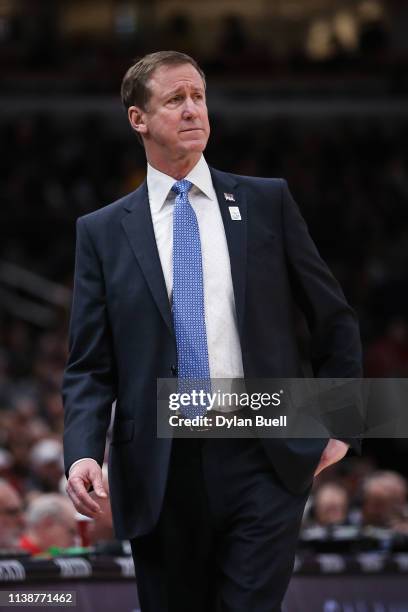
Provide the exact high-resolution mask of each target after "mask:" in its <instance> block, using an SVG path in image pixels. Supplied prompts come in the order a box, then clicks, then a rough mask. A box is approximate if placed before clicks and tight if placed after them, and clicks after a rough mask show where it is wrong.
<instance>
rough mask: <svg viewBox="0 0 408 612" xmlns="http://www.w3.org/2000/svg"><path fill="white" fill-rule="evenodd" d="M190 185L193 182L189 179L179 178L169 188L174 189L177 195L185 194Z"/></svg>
mask: <svg viewBox="0 0 408 612" xmlns="http://www.w3.org/2000/svg"><path fill="white" fill-rule="evenodd" d="M192 186H193V183H190V181H187V180H186V179H181V181H177V183H174V185H173V187H172V188H171V190H172V191H174V192H175V193H176V194H177V195H187V193H188V192H189V191H190V189H191V187H192Z"/></svg>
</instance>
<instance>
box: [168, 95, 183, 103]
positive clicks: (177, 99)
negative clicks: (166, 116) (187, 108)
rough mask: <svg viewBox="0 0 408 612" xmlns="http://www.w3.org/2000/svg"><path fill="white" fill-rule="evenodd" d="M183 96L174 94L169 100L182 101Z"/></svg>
mask: <svg viewBox="0 0 408 612" xmlns="http://www.w3.org/2000/svg"><path fill="white" fill-rule="evenodd" d="M180 100H181V96H173V97H172V98H170V100H169V102H180Z"/></svg>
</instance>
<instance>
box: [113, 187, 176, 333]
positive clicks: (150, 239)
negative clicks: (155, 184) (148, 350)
mask: <svg viewBox="0 0 408 612" xmlns="http://www.w3.org/2000/svg"><path fill="white" fill-rule="evenodd" d="M124 208H125V209H126V210H127V211H128V213H129V214H127V215H126V216H125V217H124V218H123V219H122V226H123V228H124V230H125V232H126V234H127V237H128V240H129V242H130V245H131V247H132V250H133V252H134V254H135V256H136V258H137V261H138V263H139V266H140V268H141V270H142V272H143V274H144V277H145V279H146V282H147V284H148V286H149V289H150V291H151V293H152V295H153V298H154V300H155V302H156V304H157V306H158V308H159V311H160V313H161V315H162V317H163V319H164V321H165V323H166V325H167V327H168V328H169V330H170V332H171V334H173V335H174V328H173V320H172V315H171V309H170V303H169V298H168V295H167V289H166V283H165V280H164V275H163V270H162V267H161V262H160V257H159V253H158V250H157V245H156V238H155V235H154V229H153V222H152V217H151V214H150V206H149V198H148V193H147V183H146V181H144V182H143V183H142V185H141V186H140V187H139V188H138V189H137V190H136V191H135V192H134V194H133V198H131V200H130V201H129V203H127V204H125V207H124Z"/></svg>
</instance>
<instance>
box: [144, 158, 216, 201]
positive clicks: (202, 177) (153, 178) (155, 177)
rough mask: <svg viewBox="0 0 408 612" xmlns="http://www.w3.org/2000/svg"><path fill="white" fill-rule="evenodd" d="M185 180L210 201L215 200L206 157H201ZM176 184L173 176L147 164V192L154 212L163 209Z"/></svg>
mask: <svg viewBox="0 0 408 612" xmlns="http://www.w3.org/2000/svg"><path fill="white" fill-rule="evenodd" d="M185 178H186V179H187V180H188V181H190V182H191V183H193V185H194V187H196V188H197V189H199V190H200V191H201V192H202V193H203V194H204V195H206V196H207V198H209V199H210V200H212V199H214V197H215V196H214V187H213V184H212V179H211V173H210V169H209V167H208V164H207V162H206V161H205V159H204V155H201V157H200V159H199V160H198V162H197V163H196V165H195V166H194V168H192V170H191V171H190V172H189V173H188V175H187V176H186V177H185ZM175 182H176V179H174V178H173V177H172V176H168V174H164V173H163V172H160V170H157V169H156V168H153V166H151V165H150V164H149V163H148V164H147V190H148V193H149V201H150V205H151V207H152V209H153V210H154V211H156V212H157V211H159V210H160V209H161V208H162V207H163V205H164V203H165V201H166V199H167V196H168V195H169V192H170V190H171V188H172V187H173V185H174V183H175Z"/></svg>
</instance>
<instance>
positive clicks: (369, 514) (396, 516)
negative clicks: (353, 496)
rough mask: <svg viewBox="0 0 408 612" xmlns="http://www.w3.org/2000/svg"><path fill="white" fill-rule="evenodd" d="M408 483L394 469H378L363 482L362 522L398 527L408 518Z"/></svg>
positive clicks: (376, 525)
mask: <svg viewBox="0 0 408 612" xmlns="http://www.w3.org/2000/svg"><path fill="white" fill-rule="evenodd" d="M407 510H408V508H407V483H406V481H405V479H404V478H403V477H402V476H400V475H399V474H397V473H396V472H392V471H377V472H374V474H372V475H371V476H369V477H368V478H367V479H366V480H365V482H364V484H363V496H362V509H361V524H362V525H363V526H367V525H369V526H373V527H384V528H396V527H397V526H398V525H401V524H403V523H404V522H406V521H407V520H408V514H407Z"/></svg>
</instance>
